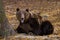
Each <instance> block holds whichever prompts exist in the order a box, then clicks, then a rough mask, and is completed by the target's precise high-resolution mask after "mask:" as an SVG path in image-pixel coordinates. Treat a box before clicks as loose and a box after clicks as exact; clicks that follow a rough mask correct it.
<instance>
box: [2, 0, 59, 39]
mask: <svg viewBox="0 0 60 40" xmlns="http://www.w3.org/2000/svg"><path fill="white" fill-rule="evenodd" d="M3 3H4V8H5V13H6V16H7V18H8V20H9V22H10V24H11V25H12V26H13V28H14V29H16V28H17V26H18V24H19V22H18V20H17V18H16V15H15V14H16V8H17V7H19V8H20V9H26V8H29V9H32V10H39V12H40V13H41V16H42V17H44V16H47V19H48V20H49V21H50V22H51V23H52V24H53V26H54V33H53V34H52V35H49V36H46V37H47V38H45V36H43V37H42V38H41V37H39V36H38V38H37V39H36V38H33V39H32V38H24V39H22V38H21V37H18V38H19V39H20V40H25V39H26V40H29V39H30V40H44V39H45V40H57V39H58V40H60V38H56V37H59V35H60V1H59V0H55V1H54V0H52V1H51V0H43V1H41V0H3ZM55 35H57V36H55ZM16 36H18V35H16ZM10 38H11V39H9V40H13V39H14V40H19V39H18V38H16V39H15V36H14V38H12V37H10ZM7 40H8V38H7Z"/></svg>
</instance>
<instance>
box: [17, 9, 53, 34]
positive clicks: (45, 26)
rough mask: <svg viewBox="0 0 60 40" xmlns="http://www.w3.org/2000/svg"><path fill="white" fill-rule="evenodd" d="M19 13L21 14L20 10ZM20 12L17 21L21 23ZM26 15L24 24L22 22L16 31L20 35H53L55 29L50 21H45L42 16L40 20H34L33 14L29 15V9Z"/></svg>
mask: <svg viewBox="0 0 60 40" xmlns="http://www.w3.org/2000/svg"><path fill="white" fill-rule="evenodd" d="M17 12H19V10H18V11H17ZM20 12H21V11H20ZM20 12H19V13H18V14H17V19H18V20H19V22H20V20H21V18H20ZM24 13H25V18H24V20H25V21H24V23H23V24H22V23H21V22H20V24H19V26H18V27H17V29H16V31H17V32H18V33H29V32H32V33H33V34H35V35H49V34H52V33H53V30H54V28H53V26H52V24H51V23H50V22H49V21H47V20H46V21H43V20H42V17H41V16H40V17H39V18H40V19H39V18H33V17H32V16H31V14H30V13H29V10H28V9H26V11H25V12H24ZM26 14H27V15H26ZM26 16H28V17H26ZM33 16H34V15H33ZM38 19H39V20H40V22H39V21H38ZM24 24H28V25H29V26H26V25H24ZM23 25H24V26H23Z"/></svg>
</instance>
